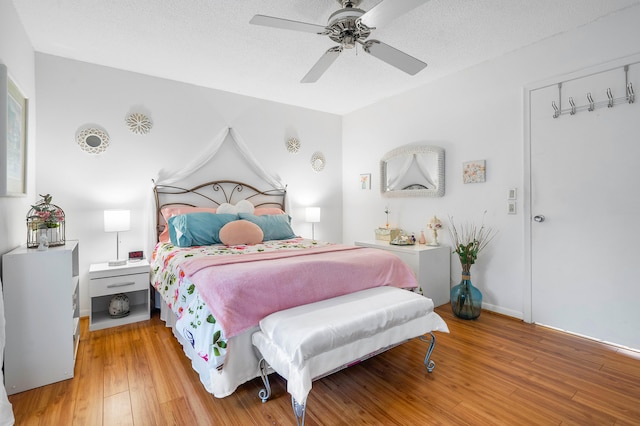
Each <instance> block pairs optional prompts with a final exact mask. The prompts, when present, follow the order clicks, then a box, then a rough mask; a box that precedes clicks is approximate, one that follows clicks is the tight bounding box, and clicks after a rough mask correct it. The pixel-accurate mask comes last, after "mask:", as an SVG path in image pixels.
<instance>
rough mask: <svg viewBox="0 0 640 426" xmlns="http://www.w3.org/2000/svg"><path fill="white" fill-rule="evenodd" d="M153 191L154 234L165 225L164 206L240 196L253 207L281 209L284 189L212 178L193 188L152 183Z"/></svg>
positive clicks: (210, 202) (194, 204)
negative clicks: (154, 203)
mask: <svg viewBox="0 0 640 426" xmlns="http://www.w3.org/2000/svg"><path fill="white" fill-rule="evenodd" d="M153 195H154V198H155V201H156V223H157V226H156V232H157V235H156V237H157V236H159V235H160V233H161V232H162V231H163V230H164V228H165V227H166V223H165V220H164V217H163V216H162V213H161V211H162V209H163V208H165V207H170V206H174V207H179V206H188V207H218V206H219V205H220V204H223V203H230V204H236V203H237V202H238V201H241V200H249V201H251V203H252V204H253V205H254V206H255V207H277V208H280V209H282V210H283V211H284V210H285V198H286V195H287V189H286V188H285V189H270V190H267V191H260V190H259V189H257V188H255V187H253V186H251V185H248V184H246V183H243V182H237V181H234V180H216V181H212V182H207V183H203V184H201V185H198V186H195V187H193V188H180V187H177V186H171V185H155V186H154V187H153Z"/></svg>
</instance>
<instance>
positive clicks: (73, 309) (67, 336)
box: [2, 241, 80, 395]
mask: <svg viewBox="0 0 640 426" xmlns="http://www.w3.org/2000/svg"><path fill="white" fill-rule="evenodd" d="M2 284H3V292H4V307H5V319H6V333H7V341H6V347H5V357H4V377H5V387H6V388H7V393H8V394H9V395H11V394H14V393H18V392H22V391H26V390H29V389H33V388H37V387H39V386H44V385H48V384H50V383H54V382H59V381H61V380H66V379H70V378H72V377H73V370H74V366H75V360H76V353H77V350H78V342H79V341H80V327H79V321H80V307H79V304H78V296H79V295H78V288H79V287H78V242H77V241H67V242H66V244H65V245H63V246H58V247H50V248H49V249H48V250H45V251H39V250H38V249H35V248H33V249H28V248H27V246H26V244H25V245H24V246H22V247H19V248H17V249H15V250H12V251H10V252H9V253H7V254H5V255H4V256H2Z"/></svg>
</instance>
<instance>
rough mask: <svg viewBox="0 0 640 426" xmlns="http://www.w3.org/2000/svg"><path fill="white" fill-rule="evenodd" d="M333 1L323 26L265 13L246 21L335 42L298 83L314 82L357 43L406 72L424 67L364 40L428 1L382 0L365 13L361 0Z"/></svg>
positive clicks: (416, 61) (408, 57) (384, 47)
mask: <svg viewBox="0 0 640 426" xmlns="http://www.w3.org/2000/svg"><path fill="white" fill-rule="evenodd" d="M337 1H338V3H340V4H341V5H342V9H340V10H338V11H336V12H334V13H332V14H331V16H330V17H329V21H328V23H327V25H326V26H322V25H316V24H308V23H306V22H299V21H292V20H289V19H282V18H275V17H272V16H265V15H255V16H254V17H253V18H252V19H251V21H250V23H251V24H254V25H264V26H267V27H274V28H281V29H285V30H294V31H302V32H307V33H313V34H319V35H325V36H328V37H329V38H330V39H331V40H333V41H335V42H336V43H339V44H338V46H334V47H332V48H330V49H329V50H327V51H326V52H325V53H324V55H323V56H322V57H320V59H319V60H318V62H316V63H315V65H314V66H313V67H312V68H311V70H309V72H308V73H307V75H305V76H304V77H303V79H302V80H301V81H300V82H301V83H315V82H316V81H318V79H319V78H320V77H321V76H322V74H324V72H325V71H326V70H327V69H328V68H329V67H330V66H331V64H333V62H334V61H335V60H336V59H337V58H338V55H340V52H342V50H343V49H353V48H354V47H356V45H357V44H360V45H362V48H363V50H364V51H365V52H367V53H369V54H371V55H373V56H375V57H376V58H378V59H380V60H382V61H384V62H386V63H388V64H390V65H393V66H394V67H396V68H398V69H400V70H402V71H404V72H406V73H407V74H410V75H415V74H417V73H418V72H420V71H421V70H422V69H424V68H425V67H426V66H427V64H426V63H424V62H422V61H421V60H419V59H416V58H414V57H413V56H411V55H408V54H406V53H404V52H402V51H400V50H398V49H396V48H394V47H391V46H389V45H388V44H385V43H383V42H381V41H378V40H367V38H368V37H369V35H371V32H372V31H373V30H375V29H376V27H378V26H381V25H384V24H386V23H387V22H390V21H392V20H393V19H395V18H397V17H398V16H400V15H403V14H405V13H407V12H409V11H410V10H412V9H415V8H416V7H418V6H420V5H422V4H424V3H426V2H427V1H428V0H383V1H381V2H380V3H378V4H377V5H375V6H374V7H373V8H372V9H371V10H369V11H368V12H365V11H364V10H362V9H358V5H359V4H360V2H361V0H337Z"/></svg>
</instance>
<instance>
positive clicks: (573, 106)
mask: <svg viewBox="0 0 640 426" xmlns="http://www.w3.org/2000/svg"><path fill="white" fill-rule="evenodd" d="M569 105H571V112H570V113H569V114H571V115H576V103H575V102H573V98H572V97H571V96H569Z"/></svg>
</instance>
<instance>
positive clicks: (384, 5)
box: [360, 0, 429, 28]
mask: <svg viewBox="0 0 640 426" xmlns="http://www.w3.org/2000/svg"><path fill="white" fill-rule="evenodd" d="M427 1H429V0H383V1H381V2H380V3H378V4H377V5H375V6H374V7H373V8H372V9H371V10H369V11H368V12H367V13H365V14H364V15H362V16H361V17H360V21H361V22H362V23H363V24H365V25H366V26H367V27H369V28H376V27H382V26H384V25H385V24H386V23H388V22H391V21H393V20H394V19H396V18H397V17H398V16H400V15H404V14H405V13H407V12H409V11H410V10H413V9H415V8H416V7H418V6H420V5H422V4H424V3H426V2H427Z"/></svg>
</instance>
